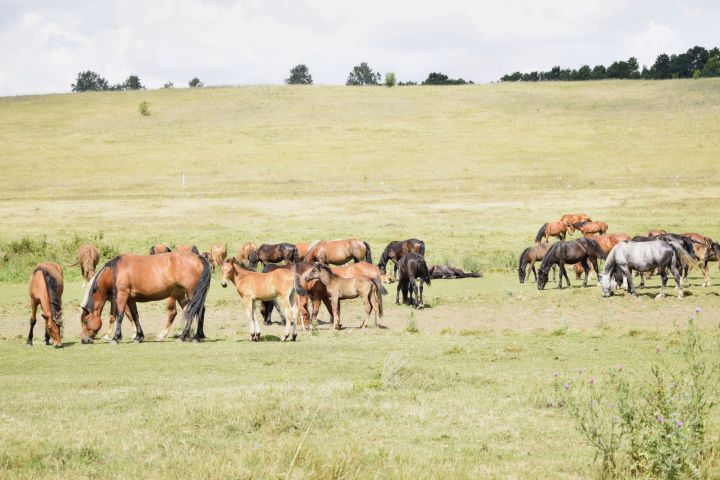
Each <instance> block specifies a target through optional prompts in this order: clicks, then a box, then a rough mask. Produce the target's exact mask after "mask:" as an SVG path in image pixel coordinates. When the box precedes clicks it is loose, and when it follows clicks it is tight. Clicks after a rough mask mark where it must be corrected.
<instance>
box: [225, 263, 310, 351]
mask: <svg viewBox="0 0 720 480" xmlns="http://www.w3.org/2000/svg"><path fill="white" fill-rule="evenodd" d="M228 281H231V282H233V283H234V284H235V288H236V289H237V292H238V294H239V295H240V298H241V299H242V302H243V305H244V306H245V314H246V315H247V317H248V319H249V320H250V341H253V342H257V341H259V340H260V324H259V323H258V321H257V319H256V318H255V301H257V300H260V301H261V302H263V301H272V300H275V299H278V300H279V302H278V306H279V307H280V308H279V310H280V311H281V312H282V315H283V316H284V317H285V318H287V319H288V320H289V321H287V322H285V337H283V342H285V341H287V339H288V337H290V325H291V324H292V339H291V340H292V341H293V342H294V341H295V339H296V338H297V295H298V294H300V295H307V292H306V291H305V290H304V289H303V288H302V286H301V285H300V282H299V281H298V279H297V273H296V271H295V269H294V268H287V269H284V268H278V269H275V270H273V271H271V272H268V273H259V272H254V271H250V270H246V269H245V268H243V267H242V266H241V265H240V264H239V263H238V262H237V261H236V260H235V259H228V260H225V261H224V262H223V266H222V280H221V281H220V284H221V285H222V286H223V288H225V287H227V285H228Z"/></svg>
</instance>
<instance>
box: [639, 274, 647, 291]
mask: <svg viewBox="0 0 720 480" xmlns="http://www.w3.org/2000/svg"><path fill="white" fill-rule="evenodd" d="M638 275H640V288H645V274H644V273H643V272H638ZM648 278H649V277H648Z"/></svg>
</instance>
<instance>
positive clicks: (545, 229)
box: [535, 222, 567, 243]
mask: <svg viewBox="0 0 720 480" xmlns="http://www.w3.org/2000/svg"><path fill="white" fill-rule="evenodd" d="M566 231H567V227H566V226H565V224H564V223H563V222H549V223H544V224H543V226H542V227H540V230H538V233H537V235H535V243H540V242H541V241H542V239H543V238H545V243H547V241H548V239H549V238H550V237H557V238H559V239H560V240H565V232H566Z"/></svg>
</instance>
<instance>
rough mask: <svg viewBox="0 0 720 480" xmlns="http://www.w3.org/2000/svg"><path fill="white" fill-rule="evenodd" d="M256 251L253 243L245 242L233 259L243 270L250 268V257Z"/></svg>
mask: <svg viewBox="0 0 720 480" xmlns="http://www.w3.org/2000/svg"><path fill="white" fill-rule="evenodd" d="M256 250H257V245H255V243H254V242H245V243H244V244H243V246H242V247H240V250H238V252H237V254H236V255H235V259H236V260H237V261H238V262H239V263H240V265H242V266H243V267H245V268H249V266H250V255H252V253H253V252H255V251H256Z"/></svg>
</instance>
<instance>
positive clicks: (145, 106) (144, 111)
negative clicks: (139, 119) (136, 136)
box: [138, 100, 152, 117]
mask: <svg viewBox="0 0 720 480" xmlns="http://www.w3.org/2000/svg"><path fill="white" fill-rule="evenodd" d="M138 110H139V111H140V115H142V116H143V117H149V116H150V115H152V112H151V111H150V104H149V103H148V102H146V101H144V100H143V101H142V102H140V105H139V106H138Z"/></svg>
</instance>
